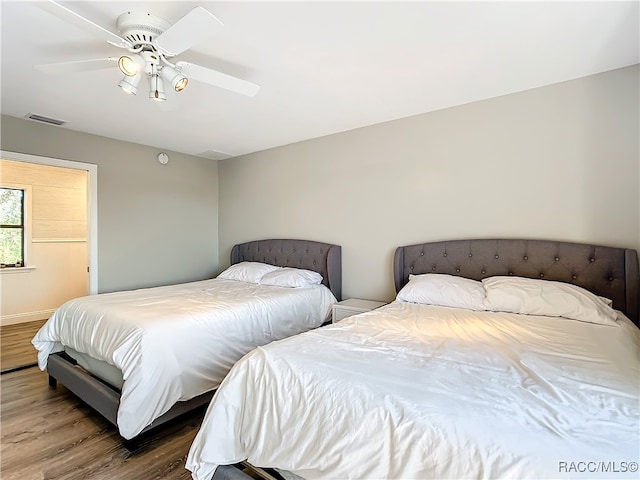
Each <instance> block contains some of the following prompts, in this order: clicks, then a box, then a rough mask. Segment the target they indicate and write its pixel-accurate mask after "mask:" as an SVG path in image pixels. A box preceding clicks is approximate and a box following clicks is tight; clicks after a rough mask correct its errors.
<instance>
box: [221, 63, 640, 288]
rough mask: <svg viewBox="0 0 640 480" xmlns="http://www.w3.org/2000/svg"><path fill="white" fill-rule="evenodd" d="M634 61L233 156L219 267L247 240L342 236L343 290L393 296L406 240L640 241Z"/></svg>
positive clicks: (638, 244)
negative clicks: (394, 266)
mask: <svg viewBox="0 0 640 480" xmlns="http://www.w3.org/2000/svg"><path fill="white" fill-rule="evenodd" d="M638 73H639V69H638V66H637V65H636V66H633V67H628V68H624V69H620V70H615V71H611V72H607V73H604V74H599V75H594V76H590V77H586V78H582V79H578V80H573V81H569V82H565V83H561V84H557V85H552V86H548V87H544V88H537V89H534V90H529V91H525V92H520V93H516V94H512V95H507V96H503V97H498V98H494V99H490V100H486V101H482V102H476V103H472V104H467V105H463V106H460V107H455V108H449V109H446V110H441V111H437V112H433V113H428V114H424V115H419V116H415V117H410V118H405V119H401V120H397V121H393V122H388V123H384V124H379V125H374V126H370V127H366V128H361V129H358V130H352V131H348V132H344V133H341V134H337V135H331V136H327V137H323V138H318V139H314V140H310V141H306V142H301V143H297V144H293V145H288V146H285V147H281V148H276V149H271V150H267V151H263V152H259V153H255V154H251V155H246V156H243V157H239V158H234V159H229V160H224V161H222V162H220V167H219V175H220V183H219V185H220V187H219V188H220V213H219V224H218V225H219V230H220V237H219V238H220V250H219V252H220V266H221V267H223V266H225V265H226V264H227V263H228V256H229V252H230V250H231V246H232V245H233V244H234V243H237V242H242V241H246V240H251V239H258V238H272V237H275V238H286V237H293V238H306V239H315V240H323V241H329V242H334V243H338V244H341V245H342V246H343V253H342V255H343V269H344V275H343V281H344V285H343V296H344V298H349V297H360V298H369V299H380V300H389V299H391V298H392V297H393V295H394V291H393V283H392V271H391V262H392V256H393V252H394V249H395V247H396V246H398V245H405V244H411V243H418V242H422V241H429V240H433V241H437V240H444V239H454V238H483V237H511V238H515V237H527V238H542V239H555V240H567V241H577V242H588V243H599V244H604V245H612V246H621V247H630V248H635V249H639V250H640V197H639V195H640V194H639V190H640V188H639V187H640V172H639V165H638V164H639V155H640V153H639V146H638V144H639V139H638V136H639V133H638V132H639V128H640V126H639V121H638V102H639V98H638V84H639V74H638ZM434 95H437V92H434ZM381 101H383V99H381ZM309 115H313V112H309ZM345 115H348V112H345Z"/></svg>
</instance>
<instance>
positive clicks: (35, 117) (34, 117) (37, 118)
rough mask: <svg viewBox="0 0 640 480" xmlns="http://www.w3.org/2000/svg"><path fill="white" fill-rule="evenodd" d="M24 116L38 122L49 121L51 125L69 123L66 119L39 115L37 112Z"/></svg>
mask: <svg viewBox="0 0 640 480" xmlns="http://www.w3.org/2000/svg"><path fill="white" fill-rule="evenodd" d="M24 118H28V119H29V120H35V121H36V122H42V123H48V124H49V125H58V126H60V125H64V124H65V123H67V121H66V120H58V119H56V118H49V117H45V116H43V115H38V114H37V113H28V114H27V115H25V116H24Z"/></svg>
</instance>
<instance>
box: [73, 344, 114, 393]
mask: <svg viewBox="0 0 640 480" xmlns="http://www.w3.org/2000/svg"><path fill="white" fill-rule="evenodd" d="M64 352H65V353H66V354H67V355H69V356H70V357H71V358H73V359H74V360H75V361H76V362H78V365H80V366H81V367H82V368H84V369H85V370H86V371H87V372H89V373H90V374H91V375H93V376H95V377H98V378H99V379H100V380H102V381H103V382H105V383H108V384H109V385H111V386H112V387H115V388H116V389H118V390H122V385H123V383H124V379H123V378H122V372H121V371H120V370H118V369H117V368H116V367H114V366H113V365H111V364H109V363H107V362H104V361H102V360H96V359H95V358H93V357H91V356H90V355H87V354H85V353H82V352H78V351H76V350H74V349H73V348H71V347H64Z"/></svg>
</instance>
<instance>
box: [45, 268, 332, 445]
mask: <svg viewBox="0 0 640 480" xmlns="http://www.w3.org/2000/svg"><path fill="white" fill-rule="evenodd" d="M335 301H336V299H335V297H334V296H333V294H332V293H331V291H330V290H329V289H328V288H326V287H325V286H323V285H314V286H312V287H308V288H282V287H273V286H264V285H255V284H250V283H245V282H237V281H232V280H222V279H210V280H204V281H200V282H192V283H186V284H180V285H170V286H165V287H155V288H146V289H139V290H131V291H124V292H115V293H108V294H100V295H93V296H87V297H81V298H77V299H74V300H70V301H69V302H67V303H65V304H64V305H62V306H61V307H60V308H59V309H58V310H57V311H56V312H55V313H54V314H53V315H52V316H51V318H50V319H49V320H48V321H47V322H46V323H45V324H44V326H43V327H42V328H41V329H40V331H39V332H38V333H37V334H36V335H35V337H34V338H33V340H32V343H33V345H34V346H35V347H36V349H37V350H38V364H39V366H40V368H41V369H42V370H44V369H45V368H46V366H47V359H48V356H49V355H50V354H51V353H55V352H59V351H62V350H63V349H64V346H68V347H71V348H73V349H74V350H77V351H78V352H81V353H84V354H87V355H90V356H91V357H93V358H95V359H97V360H101V361H104V362H107V363H109V364H111V365H114V366H115V367H117V368H118V369H120V370H121V371H122V376H123V379H124V384H123V387H122V393H121V399H120V406H119V409H118V419H117V421H118V428H119V431H120V434H121V435H122V436H123V437H124V438H126V439H130V438H133V437H134V436H136V435H137V434H138V433H140V432H141V431H142V430H143V429H144V428H145V427H146V426H147V425H149V424H150V423H151V422H152V421H153V420H154V419H156V418H158V417H159V416H160V415H162V414H163V413H165V412H166V411H167V410H169V409H170V408H171V406H173V405H174V404H175V403H176V402H177V401H183V400H189V399H191V398H193V397H195V396H197V395H200V394H201V393H204V392H206V391H209V390H212V389H213V388H216V387H217V386H218V385H219V384H220V382H221V381H222V379H223V378H224V376H225V375H226V374H227V373H228V371H229V369H230V368H231V367H232V365H233V364H234V363H235V362H236V361H237V360H238V359H239V358H241V357H242V356H243V355H244V354H245V353H247V352H248V351H250V350H251V349H253V348H254V347H256V346H258V345H264V344H267V343H269V342H271V341H273V340H276V339H281V338H285V337H287V336H290V335H295V334H297V333H300V332H303V331H306V330H309V329H311V328H315V327H318V326H319V325H321V324H322V323H323V322H324V321H325V320H326V319H327V318H328V316H329V313H330V310H331V305H332V304H333V303H335Z"/></svg>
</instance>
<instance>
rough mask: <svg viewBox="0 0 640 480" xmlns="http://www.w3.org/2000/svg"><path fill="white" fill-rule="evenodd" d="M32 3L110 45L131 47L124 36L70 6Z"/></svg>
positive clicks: (54, 3)
mask: <svg viewBox="0 0 640 480" xmlns="http://www.w3.org/2000/svg"><path fill="white" fill-rule="evenodd" d="M34 5H36V6H38V7H40V8H41V9H42V10H45V11H47V12H49V13H51V14H53V15H55V16H56V17H58V18H60V19H62V20H65V21H66V22H68V23H71V24H73V25H76V26H77V27H80V28H81V29H83V30H85V31H87V32H89V33H91V34H93V35H95V36H97V37H98V38H101V39H103V40H104V41H106V42H109V43H110V44H111V45H115V46H116V47H120V48H131V44H130V43H129V42H128V41H127V40H125V39H124V38H122V37H120V36H119V35H116V34H115V33H113V32H110V31H109V30H107V29H106V28H104V27H101V26H100V25H98V24H97V23H94V22H92V21H91V20H89V19H88V18H85V17H83V16H82V15H80V14H79V13H76V12H74V11H73V10H71V9H70V8H67V7H65V6H64V5H62V4H60V3H58V2H55V1H53V0H49V1H47V2H34Z"/></svg>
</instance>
